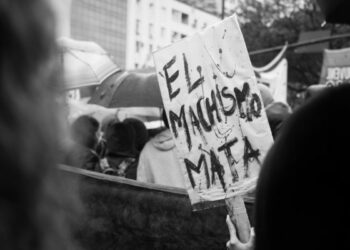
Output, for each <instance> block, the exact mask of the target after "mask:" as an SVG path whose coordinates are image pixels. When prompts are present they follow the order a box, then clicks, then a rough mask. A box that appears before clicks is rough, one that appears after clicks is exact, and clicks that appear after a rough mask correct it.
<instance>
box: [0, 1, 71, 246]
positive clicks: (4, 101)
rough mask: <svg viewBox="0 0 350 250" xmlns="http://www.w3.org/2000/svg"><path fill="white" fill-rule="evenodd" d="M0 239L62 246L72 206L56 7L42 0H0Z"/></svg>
mask: <svg viewBox="0 0 350 250" xmlns="http://www.w3.org/2000/svg"><path fill="white" fill-rule="evenodd" d="M0 34H1V46H0V135H1V140H0V162H1V174H0V190H1V192H0V221H1V223H0V246H1V249H4V250H6V249H9V250H10V249H11V250H12V249H27V250H29V249H33V250H54V249H57V250H62V249H76V248H75V247H73V246H72V245H71V241H70V236H69V229H68V227H67V224H66V222H67V220H66V219H67V217H66V212H67V210H68V208H69V207H72V206H74V205H73V203H74V202H73V201H72V200H69V199H68V198H67V197H66V196H65V193H64V191H62V190H63V183H62V181H63V179H61V178H59V177H58V176H57V174H58V172H57V170H56V162H57V160H58V158H59V157H60V156H59V154H58V139H59V138H60V135H61V134H62V128H61V127H60V124H62V122H61V121H62V120H61V119H59V118H60V117H59V116H60V110H59V109H58V105H57V104H58V103H57V102H55V100H59V98H58V97H57V96H56V93H57V90H59V83H60V82H61V80H60V79H59V77H58V74H57V73H58V72H57V71H58V70H57V69H58V68H59V67H58V64H57V63H56V62H58V60H56V59H58V57H56V56H57V55H58V53H57V48H56V45H55V23H54V20H53V13H52V11H51V9H50V8H49V6H48V5H47V2H46V1H44V0H31V1H22V0H1V1H0Z"/></svg>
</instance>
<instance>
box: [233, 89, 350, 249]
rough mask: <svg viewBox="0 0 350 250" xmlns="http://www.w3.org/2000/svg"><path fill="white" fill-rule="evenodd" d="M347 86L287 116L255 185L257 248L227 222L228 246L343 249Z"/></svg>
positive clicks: (349, 214) (348, 134)
mask: <svg viewBox="0 0 350 250" xmlns="http://www.w3.org/2000/svg"><path fill="white" fill-rule="evenodd" d="M349 96H350V86H349V85H342V86H341V87H335V88H330V89H329V90H328V91H324V92H323V93H321V94H319V95H318V96H316V97H315V98H313V99H312V100H310V101H309V102H307V103H306V104H305V105H304V106H303V107H300V108H299V109H298V110H297V111H296V112H295V113H294V114H293V115H292V116H291V117H290V118H289V120H288V122H287V123H286V124H285V127H284V129H283V133H281V134H280V136H279V139H278V140H276V142H275V144H274V145H273V146H272V148H271V150H270V151H269V153H268V155H267V156H266V158H265V161H264V164H263V167H262V170H261V173H260V176H259V180H258V186H257V189H256V192H257V195H256V208H255V232H256V238H255V246H254V247H253V244H251V243H252V242H249V244H248V245H247V244H241V243H240V242H239V241H238V240H237V237H236V236H235V230H234V227H232V224H230V221H227V222H228V224H229V225H230V226H229V228H230V231H231V232H230V234H231V240H230V242H229V244H228V246H229V247H230V248H229V249H236V250H237V249H246V250H248V249H255V250H266V249H269V250H275V249H276V250H277V249H285V250H292V249H293V250H294V249H300V250H304V249H305V250H320V249H325V250H326V249H327V250H328V249H346V248H347V247H348V245H349V243H348V238H347V236H348V235H349V233H350V230H349V227H348V225H349V222H350V212H349V209H348V205H347V199H346V198H345V197H348V196H347V195H348V191H347V190H348V179H349V175H350V173H349V167H348V164H349V163H348V159H347V158H346V157H344V156H345V155H347V154H348V147H346V146H343V145H344V144H343V143H344V142H348V141H349V140H350V132H349V129H348V128H349V126H350V121H349V120H347V119H334V118H339V117H340V118H341V117H344V116H346V114H347V113H348V112H349V110H350V102H349ZM325 215H326V216H325Z"/></svg>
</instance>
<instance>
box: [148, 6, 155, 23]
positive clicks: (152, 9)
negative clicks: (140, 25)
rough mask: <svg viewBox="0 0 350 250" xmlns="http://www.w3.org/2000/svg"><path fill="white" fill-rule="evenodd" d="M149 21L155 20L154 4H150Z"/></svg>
mask: <svg viewBox="0 0 350 250" xmlns="http://www.w3.org/2000/svg"><path fill="white" fill-rule="evenodd" d="M148 7H149V19H150V20H153V19H154V4H153V3H149V6H148Z"/></svg>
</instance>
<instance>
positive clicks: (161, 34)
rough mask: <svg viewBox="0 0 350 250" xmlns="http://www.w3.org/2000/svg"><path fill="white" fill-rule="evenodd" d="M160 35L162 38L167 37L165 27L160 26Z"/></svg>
mask: <svg viewBox="0 0 350 250" xmlns="http://www.w3.org/2000/svg"><path fill="white" fill-rule="evenodd" d="M160 36H161V37H162V38H164V37H165V27H161V28H160Z"/></svg>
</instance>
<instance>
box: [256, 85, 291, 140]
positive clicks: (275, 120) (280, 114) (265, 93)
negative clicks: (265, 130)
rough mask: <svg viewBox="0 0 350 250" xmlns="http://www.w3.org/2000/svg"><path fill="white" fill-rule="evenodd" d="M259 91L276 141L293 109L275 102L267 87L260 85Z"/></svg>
mask: <svg viewBox="0 0 350 250" xmlns="http://www.w3.org/2000/svg"><path fill="white" fill-rule="evenodd" d="M258 89H259V90H260V94H261V98H262V100H263V104H264V107H265V111H266V116H267V120H268V122H269V125H270V128H271V132H272V136H273V138H274V139H276V137H277V135H278V134H279V131H280V129H281V127H282V125H283V123H284V121H285V120H286V119H287V118H288V117H289V115H290V114H291V109H290V107H289V106H288V105H287V104H285V103H283V102H275V100H274V98H273V96H272V94H271V91H270V89H269V88H268V87H267V86H266V85H264V84H262V83H258Z"/></svg>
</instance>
